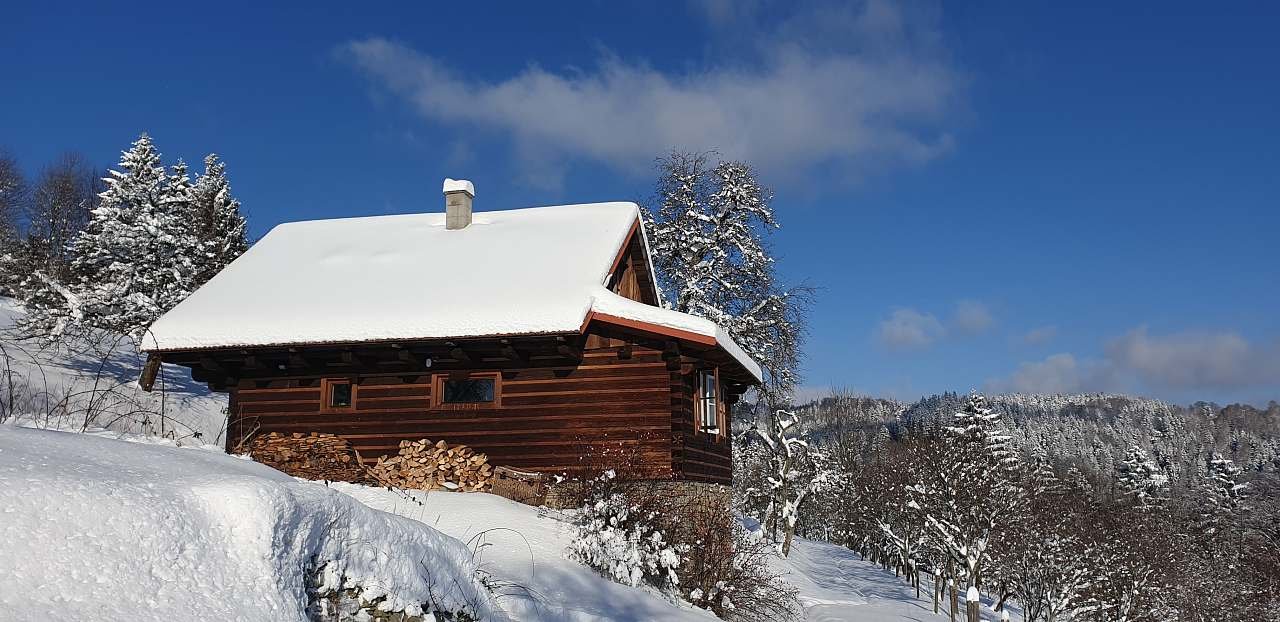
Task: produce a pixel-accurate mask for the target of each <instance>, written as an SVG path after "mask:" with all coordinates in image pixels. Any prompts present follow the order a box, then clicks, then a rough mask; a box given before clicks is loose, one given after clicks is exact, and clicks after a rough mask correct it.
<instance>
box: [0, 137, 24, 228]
mask: <svg viewBox="0 0 1280 622" xmlns="http://www.w3.org/2000/svg"><path fill="white" fill-rule="evenodd" d="M25 187H26V184H25V183H24V181H23V179H22V171H21V170H20V169H19V168H18V161H17V160H15V159H14V158H13V157H12V156H10V155H9V154H8V153H5V152H3V151H0V242H4V241H11V240H13V239H16V238H17V235H18V206H19V204H21V202H22V194H23V190H24V189H25ZM4 250H8V249H7V248H5V247H0V251H4Z"/></svg>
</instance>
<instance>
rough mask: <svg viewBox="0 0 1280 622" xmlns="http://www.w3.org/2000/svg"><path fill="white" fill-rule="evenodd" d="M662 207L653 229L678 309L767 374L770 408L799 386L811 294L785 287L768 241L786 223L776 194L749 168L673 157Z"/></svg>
mask: <svg viewBox="0 0 1280 622" xmlns="http://www.w3.org/2000/svg"><path fill="white" fill-rule="evenodd" d="M659 169H660V172H661V176H660V178H659V180H658V188H657V200H658V201H659V205H658V207H657V209H656V210H655V209H650V210H646V212H645V218H646V226H647V229H648V231H649V235H650V238H649V241H650V243H651V245H652V250H653V261H654V265H655V267H656V268H657V272H658V280H659V284H660V285H661V287H662V289H663V291H664V292H665V294H666V295H665V301H666V304H667V305H668V306H670V307H671V308H673V309H675V310H677V311H681V312H684V313H691V314H693V315H699V316H702V317H705V318H708V319H710V320H712V321H714V322H716V323H717V324H719V325H720V326H722V327H724V329H725V330H726V331H728V333H729V335H730V336H731V337H733V339H734V341H736V342H737V343H738V345H740V346H742V348H743V349H744V350H746V352H747V354H749V355H751V357H752V358H753V359H755V360H756V361H758V362H759V363H760V364H761V365H762V366H763V367H764V368H765V372H766V375H768V376H769V378H767V382H766V387H765V392H766V398H767V399H766V402H767V403H768V404H769V406H770V410H771V411H772V410H777V409H778V408H781V407H785V406H787V404H786V399H787V398H788V397H789V394H790V392H791V390H792V389H793V388H794V385H795V382H796V368H797V365H798V360H799V347H800V341H801V338H802V336H803V332H804V330H803V320H804V311H805V306H806V301H807V299H808V297H809V294H810V291H809V290H808V289H807V288H803V287H799V288H784V287H782V286H781V285H780V284H779V283H778V280H777V278H776V274H775V269H774V260H773V257H772V256H771V254H770V253H769V249H768V246H767V244H766V242H765V238H766V236H767V235H768V234H770V233H771V232H772V231H773V230H774V229H777V228H778V222H777V221H776V220H775V219H774V216H773V209H772V208H771V207H770V205H769V203H770V201H771V200H772V199H773V195H772V194H771V193H770V192H769V190H768V189H766V188H764V187H763V186H761V185H760V183H759V182H758V181H757V180H756V177H755V173H754V171H752V169H751V166H750V165H748V164H746V163H743V162H720V163H717V164H715V165H714V166H713V165H712V164H711V159H710V155H709V154H705V153H703V154H688V153H680V152H673V153H672V154H671V155H669V156H668V157H666V158H664V159H662V160H661V161H660V162H659Z"/></svg>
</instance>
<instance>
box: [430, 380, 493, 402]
mask: <svg viewBox="0 0 1280 622" xmlns="http://www.w3.org/2000/svg"><path fill="white" fill-rule="evenodd" d="M498 378H499V374H498V373H496V372H469V373H453V374H436V376H435V382H434V383H432V387H431V394H432V401H433V402H434V403H435V407H436V408H456V409H465V408H494V407H497V406H499V401H500V400H499V398H500V396H499V384H500V383H499V381H498Z"/></svg>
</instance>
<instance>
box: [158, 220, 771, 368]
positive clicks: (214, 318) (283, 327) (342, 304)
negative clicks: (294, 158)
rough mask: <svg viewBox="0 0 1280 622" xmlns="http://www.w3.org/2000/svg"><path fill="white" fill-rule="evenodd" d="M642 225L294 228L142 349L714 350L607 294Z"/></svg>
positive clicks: (391, 223) (700, 323)
mask: <svg viewBox="0 0 1280 622" xmlns="http://www.w3.org/2000/svg"><path fill="white" fill-rule="evenodd" d="M639 219H640V210H639V208H638V207H637V206H636V205H635V204H634V203H591V204H582V205H562V206H554V207H535V208H525V209H514V210H504V211H491V212H476V213H475V215H474V219H473V221H472V223H471V225H470V226H468V227H466V228H463V229H457V230H446V229H445V222H444V220H445V219H444V214H442V213H430V214H404V215H395V216H371V217H364V218H340V219H331V220H312V221H304V222H294V223H285V224H282V225H279V226H277V227H275V228H274V229H272V230H271V231H270V232H269V233H267V235H266V236H265V237H263V238H262V239H261V240H260V241H259V242H258V243H257V244H254V245H253V247H252V248H250V249H249V251H248V252H246V253H245V254H244V255H242V256H241V257H240V258H239V259H236V260H235V261H234V262H232V263H231V265H229V266H227V267H226V269H224V270H223V271H222V272H220V273H219V274H218V275H217V276H215V277H214V278H213V279H211V280H210V281H209V282H208V283H206V284H205V285H204V286H203V287H201V288H200V289H198V290H197V291H196V292H195V293H193V294H192V295H191V296H190V297H188V298H187V299H186V300H184V301H183V302H182V303H180V304H179V305H178V306H176V307H174V308H173V309H172V310H171V311H169V312H168V313H166V314H164V315H163V316H162V317H161V318H160V319H159V320H156V322H155V323H154V324H153V325H152V326H151V330H150V332H149V333H148V334H147V335H146V337H144V347H143V349H144V350H149V351H155V350H194V349H204V348H225V347H247V346H267V345H289V344H315V343H358V342H366V341H393V340H414V339H441V338H462V337H485V336H492V335H531V334H565V333H574V332H578V331H580V330H581V329H582V327H583V326H584V323H585V322H586V321H587V320H588V319H589V318H590V317H591V314H593V313H598V314H604V316H608V317H618V318H623V319H626V320H631V321H635V322H641V323H644V324H648V325H653V326H658V327H665V328H669V329H672V330H675V331H682V332H686V333H690V334H693V335H700V336H702V337H705V338H708V339H710V340H714V342H715V343H716V344H718V345H720V346H721V347H723V348H724V350H725V351H726V352H728V353H729V354H730V355H732V356H733V357H734V358H735V359H737V360H738V361H739V362H740V363H742V365H743V366H744V367H746V369H747V370H748V371H749V372H750V373H752V374H753V375H754V376H756V377H757V378H759V377H760V368H759V366H758V365H756V363H755V362H754V361H752V360H751V358H750V357H748V356H747V355H746V354H745V353H743V351H742V349H741V348H739V347H738V345H737V344H735V343H733V341H732V340H731V339H730V338H729V337H728V335H726V334H725V333H724V331H722V330H721V329H720V328H719V327H717V326H716V325H715V324H714V323H712V322H710V321H708V320H705V319H703V318H698V317H694V316H691V315H687V314H684V313H678V312H675V311H671V310H668V309H662V308H659V307H654V306H650V305H646V304H643V303H639V302H635V301H632V300H629V299H626V298H623V297H621V296H618V295H617V294H614V293H613V292H610V291H609V290H608V288H607V287H605V284H606V282H607V281H608V278H609V276H610V270H612V267H613V264H614V260H615V259H616V258H617V256H618V254H619V253H620V252H621V251H622V250H623V245H624V244H626V242H627V240H628V238H629V235H630V233H631V231H632V227H633V226H635V225H636V223H637V222H638V221H639Z"/></svg>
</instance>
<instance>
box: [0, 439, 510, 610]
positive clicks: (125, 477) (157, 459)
mask: <svg viewBox="0 0 1280 622" xmlns="http://www.w3.org/2000/svg"><path fill="white" fill-rule="evenodd" d="M0 515H2V516H3V519H2V520H0V541H2V542H3V543H4V546H2V547H0V610H3V611H4V612H5V615H6V616H12V617H13V619H23V620H79V621H95V620H102V621H104V622H108V621H116V620H133V621H145V620H189V619H205V620H246V621H256V620H303V619H305V616H304V608H305V606H306V595H305V583H304V582H305V580H306V576H305V575H306V572H305V571H306V569H308V568H316V567H321V566H324V565H325V564H330V565H329V567H328V569H329V570H330V571H331V574H332V576H345V577H347V578H348V580H349V581H351V582H354V583H355V584H356V585H360V586H362V587H363V589H364V594H365V595H366V597H368V598H370V599H372V598H376V597H379V596H386V598H387V602H388V603H389V604H390V605H392V606H394V607H395V608H401V607H404V606H410V605H413V604H416V603H422V602H428V601H435V602H438V603H440V604H442V605H443V606H444V608H446V609H450V610H459V609H463V608H470V609H472V610H473V611H476V612H477V613H479V614H482V615H483V616H484V617H485V619H493V618H498V619H501V618H502V616H501V614H500V613H496V614H495V611H496V606H495V603H494V601H493V599H492V597H491V596H490V595H489V594H488V592H487V591H486V590H485V589H484V588H483V587H482V586H481V584H480V582H479V579H478V577H477V574H476V572H475V565H474V561H473V560H472V556H471V553H470V551H468V550H467V548H466V546H465V545H463V544H462V543H461V542H459V541H457V540H455V539H453V538H450V537H448V536H445V535H443V534H441V533H440V532H439V531H437V530H435V529H431V528H429V527H426V526H424V525H422V524H421V523H419V522H415V521H411V520H406V519H404V518H401V517H398V516H394V515H391V514H387V513H385V512H378V511H375V510H372V509H370V508H369V507H367V506H365V505H362V504H360V503H357V502H355V501H354V500H353V499H351V498H350V497H349V496H346V495H343V494H340V493H337V492H335V491H333V490H331V489H329V488H327V487H325V486H324V485H323V484H319V483H312V482H302V481H298V480H295V479H294V478H291V477H288V476H286V475H284V474H283V473H280V472H278V471H275V470H273V469H270V468H268V467H265V466H262V465H259V464H256V463H254V462H250V461H248V460H244V459H241V458H237V457H234V456H228V455H226V454H222V453H218V452H215V451H203V450H197V449H183V448H175V447H165V446H161V445H148V444H139V443H128V442H122V441H117V440H111V439H105V438H99V437H94V436H90V435H83V434H70V433H65V432H54V431H48V430H36V429H29V428H20V427H16V426H10V425H0ZM348 586H350V584H348Z"/></svg>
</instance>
